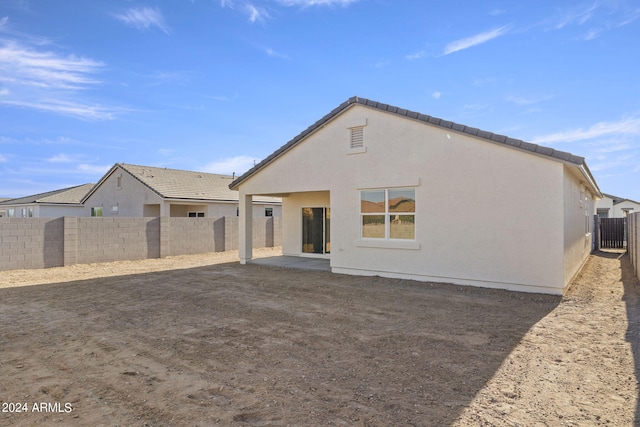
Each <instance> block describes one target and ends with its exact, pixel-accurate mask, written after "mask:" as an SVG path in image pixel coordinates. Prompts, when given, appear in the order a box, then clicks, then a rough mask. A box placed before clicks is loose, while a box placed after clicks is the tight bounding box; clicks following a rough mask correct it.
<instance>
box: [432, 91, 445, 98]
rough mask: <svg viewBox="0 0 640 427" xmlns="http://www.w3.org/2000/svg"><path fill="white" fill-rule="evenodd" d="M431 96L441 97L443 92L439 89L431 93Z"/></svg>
mask: <svg viewBox="0 0 640 427" xmlns="http://www.w3.org/2000/svg"><path fill="white" fill-rule="evenodd" d="M431 96H432V97H433V98H434V99H440V97H441V96H442V93H440V92H437V91H436V92H433V93H432V94H431Z"/></svg>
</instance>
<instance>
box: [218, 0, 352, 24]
mask: <svg viewBox="0 0 640 427" xmlns="http://www.w3.org/2000/svg"><path fill="white" fill-rule="evenodd" d="M357 1H359V0H275V3H276V4H278V5H280V6H285V7H301V8H306V7H311V6H318V7H320V6H344V7H346V6H349V5H350V4H352V3H355V2H357ZM220 7H223V8H229V9H234V10H239V11H241V12H243V13H244V14H246V15H247V16H248V19H249V22H251V23H252V24H253V23H256V22H264V21H266V20H268V19H270V18H271V15H270V13H269V10H268V9H267V7H264V6H261V5H258V2H256V1H251V0H220Z"/></svg>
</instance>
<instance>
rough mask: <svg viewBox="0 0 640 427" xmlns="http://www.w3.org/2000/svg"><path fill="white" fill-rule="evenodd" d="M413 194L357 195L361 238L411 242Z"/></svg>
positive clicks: (372, 192)
mask: <svg viewBox="0 0 640 427" xmlns="http://www.w3.org/2000/svg"><path fill="white" fill-rule="evenodd" d="M415 212H416V190H415V189H413V188H409V189H407V188H398V189H384V190H365V191H361V192H360V216H361V219H362V223H361V224H362V237H363V238H365V239H386V240H391V239H401V240H414V239H415V237H416V228H415V216H416V215H415Z"/></svg>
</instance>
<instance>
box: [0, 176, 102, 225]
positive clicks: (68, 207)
mask: <svg viewBox="0 0 640 427" xmlns="http://www.w3.org/2000/svg"><path fill="white" fill-rule="evenodd" d="M93 185H94V184H83V185H77V186H74V187H69V188H63V189H61V190H55V191H48V192H46V193H39V194H34V195H32V196H26V197H19V198H15V199H8V200H4V201H2V202H0V216H4V217H9V218H59V217H61V216H82V215H83V212H84V205H83V204H82V198H83V197H84V196H85V195H86V194H87V193H88V192H89V191H90V190H91V189H92V188H93Z"/></svg>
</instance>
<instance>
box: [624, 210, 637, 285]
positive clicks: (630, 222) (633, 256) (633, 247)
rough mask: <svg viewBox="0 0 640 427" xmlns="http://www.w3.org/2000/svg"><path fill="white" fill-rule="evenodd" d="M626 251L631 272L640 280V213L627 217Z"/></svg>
mask: <svg viewBox="0 0 640 427" xmlns="http://www.w3.org/2000/svg"><path fill="white" fill-rule="evenodd" d="M627 226H628V227H629V229H628V233H627V251H628V252H629V259H630V260H631V264H632V265H633V271H634V272H635V274H636V275H637V276H638V278H639V279H640V265H639V264H640V212H638V213H634V214H630V215H629V216H628V217H627Z"/></svg>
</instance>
